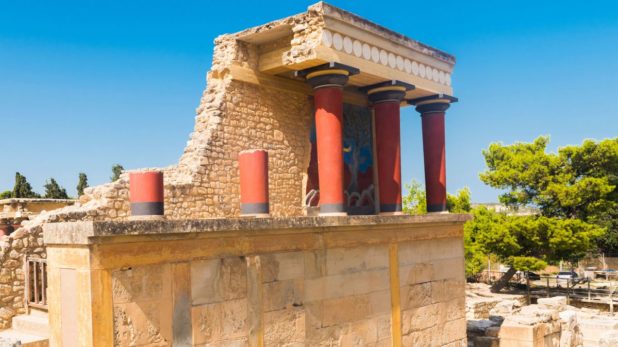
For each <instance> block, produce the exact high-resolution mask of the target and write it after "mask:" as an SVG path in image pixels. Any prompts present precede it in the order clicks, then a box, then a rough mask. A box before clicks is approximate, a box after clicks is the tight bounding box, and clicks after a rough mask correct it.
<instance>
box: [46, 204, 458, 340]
mask: <svg viewBox="0 0 618 347" xmlns="http://www.w3.org/2000/svg"><path fill="white" fill-rule="evenodd" d="M466 219H467V216H464V215H434V216H422V217H411V216H393V217H377V216H366V217H342V218H337V217H319V218H307V217H302V218H289V219H284V220H279V221H277V220H273V219H268V218H266V219H260V220H250V219H225V220H219V219H213V220H203V221H185V222H183V221H178V222H157V221H152V222H140V223H137V222H131V223H120V222H112V223H110V222H94V223H92V222H78V223H61V224H50V225H47V226H46V233H45V241H46V244H47V245H48V259H49V264H50V269H49V276H50V280H49V282H50V287H49V290H48V293H49V300H50V323H51V326H52V336H51V340H50V343H51V345H53V346H111V345H116V346H172V345H174V346H465V345H466V338H465V337H466V331H465V330H466V322H465V308H464V301H463V300H464V286H465V278H464V257H463V241H462V232H463V231H462V223H463V222H464V221H465V220H466ZM52 303H53V306H51V304H52ZM67 307H68V308H69V309H67Z"/></svg>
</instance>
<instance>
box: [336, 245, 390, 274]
mask: <svg viewBox="0 0 618 347" xmlns="http://www.w3.org/2000/svg"><path fill="white" fill-rule="evenodd" d="M388 266H389V259H388V247H387V246H385V245H380V246H375V247H359V248H352V249H347V248H335V249H328V250H327V251H326V274H327V275H329V276H331V275H340V274H346V273H354V272H360V271H367V270H378V269H387V268H388Z"/></svg>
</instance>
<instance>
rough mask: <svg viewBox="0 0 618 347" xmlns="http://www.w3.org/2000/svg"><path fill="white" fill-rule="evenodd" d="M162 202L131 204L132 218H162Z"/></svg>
mask: <svg viewBox="0 0 618 347" xmlns="http://www.w3.org/2000/svg"><path fill="white" fill-rule="evenodd" d="M163 212H164V208H163V202H133V203H131V215H132V216H162V215H163Z"/></svg>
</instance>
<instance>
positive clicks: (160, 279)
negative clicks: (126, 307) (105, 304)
mask: <svg viewBox="0 0 618 347" xmlns="http://www.w3.org/2000/svg"><path fill="white" fill-rule="evenodd" d="M171 282H172V276H171V272H170V265H169V264H163V265H150V266H138V267H134V268H131V269H126V270H120V271H114V273H113V274H112V291H113V294H112V296H113V300H114V303H115V304H119V303H127V302H141V301H150V300H157V299H160V298H163V297H168V296H169V295H170V294H171V290H172V289H171Z"/></svg>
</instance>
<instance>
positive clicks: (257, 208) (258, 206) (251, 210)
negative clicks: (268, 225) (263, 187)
mask: <svg viewBox="0 0 618 347" xmlns="http://www.w3.org/2000/svg"><path fill="white" fill-rule="evenodd" d="M269 211H270V207H269V204H268V203H267V202H254V203H245V204H240V214H268V212H269Z"/></svg>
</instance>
